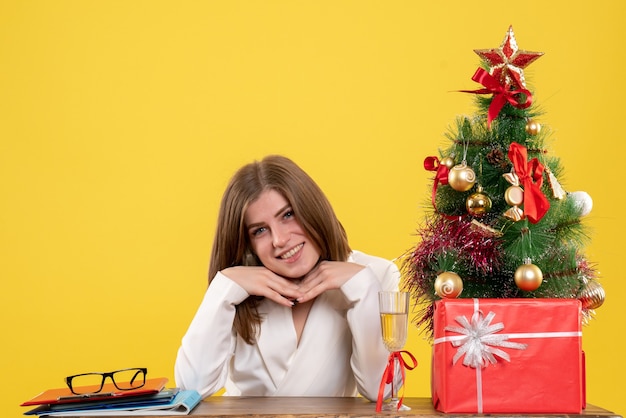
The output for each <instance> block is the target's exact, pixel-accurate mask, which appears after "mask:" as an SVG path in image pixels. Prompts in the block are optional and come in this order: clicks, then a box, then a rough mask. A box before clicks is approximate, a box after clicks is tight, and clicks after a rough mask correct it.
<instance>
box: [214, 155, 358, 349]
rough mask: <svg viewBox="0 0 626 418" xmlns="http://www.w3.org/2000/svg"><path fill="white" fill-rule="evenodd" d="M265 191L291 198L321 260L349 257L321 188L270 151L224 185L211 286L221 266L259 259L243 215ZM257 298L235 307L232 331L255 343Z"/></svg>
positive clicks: (253, 262) (255, 262) (341, 230)
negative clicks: (273, 191)
mask: <svg viewBox="0 0 626 418" xmlns="http://www.w3.org/2000/svg"><path fill="white" fill-rule="evenodd" d="M266 190H275V191H277V192H279V193H281V194H282V195H283V197H284V198H285V199H286V200H287V201H288V202H289V204H290V205H291V208H292V209H293V211H294V213H295V215H296V219H297V221H298V222H299V223H300V225H301V226H302V229H304V231H305V232H306V233H307V235H308V236H309V238H310V239H311V240H312V241H313V242H314V243H315V244H317V246H318V248H319V249H320V251H321V259H322V260H332V261H345V260H346V259H347V258H348V256H349V254H350V247H349V245H348V238H347V236H346V232H345V230H344V228H343V226H342V225H341V223H340V222H339V220H338V219H337V216H336V215H335V212H334V210H333V208H332V206H331V205H330V202H329V201H328V199H327V198H326V196H325V195H324V193H323V192H322V190H321V189H320V188H319V186H318V185H317V184H316V183H315V181H313V179H312V178H311V177H310V176H309V175H308V174H307V173H305V172H304V171H303V170H302V169H301V168H300V167H299V166H298V165H297V164H295V163H294V162H293V161H291V160H290V159H288V158H286V157H283V156H279V155H271V156H267V157H265V158H264V159H262V160H261V161H255V162H252V163H250V164H247V165H245V166H243V167H242V168H240V169H239V170H238V171H237V172H236V173H235V175H234V176H233V177H232V179H231V180H230V183H229V184H228V186H227V187H226V191H225V192H224V196H223V197H222V202H221V204H220V211H219V215H218V221H217V228H216V232H215V239H214V241H213V250H212V252H211V262H210V265H209V285H210V284H211V281H212V280H213V278H214V277H215V275H216V274H217V272H219V271H220V270H223V269H225V268H228V267H233V266H245V265H260V264H261V263H260V261H259V260H258V259H257V258H256V257H255V256H254V255H253V254H252V250H251V246H250V241H249V237H248V234H247V228H246V225H245V222H244V215H245V213H246V210H247V208H248V206H249V205H250V203H252V202H254V201H255V200H256V199H258V198H259V196H260V194H261V193H262V192H263V191H266ZM260 300H261V298H259V297H255V296H251V297H248V298H247V299H246V300H245V301H244V302H242V303H241V304H239V305H238V306H237V313H236V315H235V322H234V327H235V331H236V332H237V333H239V335H240V336H241V337H242V338H243V340H244V341H246V342H247V343H248V344H252V343H254V341H255V339H256V331H257V329H258V326H259V325H260V323H261V320H262V318H261V317H260V315H259V313H258V310H257V306H258V303H259V301H260Z"/></svg>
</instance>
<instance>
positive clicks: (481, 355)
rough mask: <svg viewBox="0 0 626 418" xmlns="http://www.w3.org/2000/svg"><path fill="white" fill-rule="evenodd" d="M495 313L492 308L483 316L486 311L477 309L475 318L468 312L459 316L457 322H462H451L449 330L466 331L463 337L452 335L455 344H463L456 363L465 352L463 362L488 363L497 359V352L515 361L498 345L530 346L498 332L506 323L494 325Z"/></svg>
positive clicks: (475, 364) (521, 348) (473, 365)
mask: <svg viewBox="0 0 626 418" xmlns="http://www.w3.org/2000/svg"><path fill="white" fill-rule="evenodd" d="M495 316H496V314H495V313H493V312H489V313H488V314H487V316H486V317H483V314H482V312H481V311H479V310H476V311H474V314H473V315H472V320H471V322H470V321H468V320H467V318H466V317H465V316H457V317H456V318H455V319H456V322H458V323H459V324H460V325H461V326H460V327H455V326H447V327H446V328H445V330H446V331H452V332H456V333H459V334H463V335H464V336H463V337H461V336H458V337H452V338H450V342H451V343H452V345H453V346H454V347H460V348H459V349H458V350H457V352H456V354H455V355H454V357H453V359H452V363H453V364H456V362H457V361H458V360H459V359H460V358H461V357H463V355H465V358H464V359H463V365H465V366H469V367H473V368H479V367H486V366H488V365H489V363H491V364H495V363H497V361H498V360H497V359H496V356H497V357H500V358H502V359H504V360H506V361H508V362H510V361H511V358H510V357H509V355H508V354H507V353H506V352H505V351H504V350H501V349H499V348H496V347H504V348H514V349H516V350H525V349H526V347H527V346H528V345H527V344H521V343H514V342H511V341H507V340H508V339H509V336H508V335H505V334H496V333H497V332H498V331H502V330H503V329H504V324H503V323H502V322H498V323H497V324H493V325H491V321H492V320H493V318H494V317H495Z"/></svg>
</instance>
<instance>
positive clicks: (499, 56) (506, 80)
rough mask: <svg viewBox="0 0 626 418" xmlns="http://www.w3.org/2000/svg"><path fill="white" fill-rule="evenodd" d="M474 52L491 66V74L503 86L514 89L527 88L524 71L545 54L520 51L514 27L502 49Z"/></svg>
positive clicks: (501, 46) (508, 32) (510, 27)
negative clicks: (514, 74) (515, 74)
mask: <svg viewBox="0 0 626 418" xmlns="http://www.w3.org/2000/svg"><path fill="white" fill-rule="evenodd" d="M474 52H476V53H477V54H478V56H480V57H481V58H482V59H483V60H484V61H485V62H487V63H488V64H489V67H490V68H489V74H491V75H492V76H493V77H494V78H495V79H496V80H498V81H499V82H500V84H502V85H503V86H505V85H508V86H512V87H513V88H526V83H525V80H524V71H523V69H524V68H526V67H527V66H528V65H530V64H531V63H532V62H533V61H535V60H536V59H537V58H539V57H540V56H542V55H543V52H530V51H524V50H521V49H519V48H518V47H517V41H516V40H515V34H514V33H513V26H509V30H508V31H507V32H506V36H505V37H504V41H502V45H500V48H492V49H475V50H474ZM512 71H514V72H515V73H517V74H518V75H519V77H517V78H518V79H519V80H520V82H521V85H518V83H517V81H516V80H515V78H516V77H512V76H511V74H510V72H512Z"/></svg>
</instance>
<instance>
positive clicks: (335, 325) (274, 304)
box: [175, 156, 400, 400]
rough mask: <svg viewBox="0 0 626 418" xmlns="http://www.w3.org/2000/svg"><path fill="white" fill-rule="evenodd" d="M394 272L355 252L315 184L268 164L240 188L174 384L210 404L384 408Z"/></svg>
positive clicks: (237, 178) (230, 192) (233, 191)
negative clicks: (380, 402) (387, 295)
mask: <svg viewBox="0 0 626 418" xmlns="http://www.w3.org/2000/svg"><path fill="white" fill-rule="evenodd" d="M399 277H400V275H399V272H398V269H397V268H396V266H395V265H394V264H393V263H392V262H390V261H387V260H384V259H381V258H378V257H373V256H369V255H366V254H363V253H360V252H356V251H354V252H351V250H350V247H349V245H348V241H347V237H346V234H345V231H344V229H343V227H342V226H341V224H340V222H339V221H338V220H337V217H336V216H335V213H334V211H333V209H332V207H331V206H330V203H329V202H328V200H327V199H326V197H325V196H324V194H323V192H322V191H321V190H320V188H319V187H318V186H317V184H316V183H315V182H314V181H313V180H312V179H311V178H310V177H309V176H308V175H307V174H306V173H305V172H304V171H303V170H302V169H301V168H299V167H298V166H297V165H296V164H295V163H293V162H292V161H291V160H289V159H287V158H285V157H281V156H269V157H266V158H265V159H263V160H262V161H260V162H254V163H251V164H248V165H246V166H244V167H242V168H241V169H239V171H237V173H236V174H235V175H234V176H233V178H232V179H231V181H230V183H229V185H228V187H227V188H226V191H225V193H224V196H223V198H222V203H221V206H220V212H219V216H218V224H217V230H216V234H215V240H214V242H213V250H212V255H211V261H210V268H209V287H208V289H207V291H206V294H205V296H204V299H203V301H202V302H201V304H200V307H199V309H198V311H197V313H196V315H195V317H194V319H193V320H192V322H191V325H190V326H189V329H188V331H187V333H186V334H185V336H184V337H183V339H182V345H181V347H180V349H179V351H178V356H177V359H176V365H175V376H176V384H177V386H179V387H180V388H183V389H195V390H197V391H198V392H200V394H201V395H202V397H207V396H210V395H212V394H213V393H215V392H217V391H218V390H220V389H222V388H223V387H225V388H226V395H234V396H237V395H238V396H356V395H357V393H360V394H362V395H363V396H364V397H366V398H368V399H370V400H375V399H376V398H377V395H378V388H379V383H380V379H381V377H382V374H383V371H384V369H385V366H386V363H387V357H388V355H389V353H388V352H387V351H386V349H385V347H384V345H383V343H382V339H381V332H380V319H379V313H378V291H380V290H397V289H398V283H399Z"/></svg>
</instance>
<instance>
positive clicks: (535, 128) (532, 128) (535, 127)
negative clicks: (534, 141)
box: [526, 119, 541, 136]
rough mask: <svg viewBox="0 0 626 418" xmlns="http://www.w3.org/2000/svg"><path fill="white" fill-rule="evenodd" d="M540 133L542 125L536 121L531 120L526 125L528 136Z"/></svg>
mask: <svg viewBox="0 0 626 418" xmlns="http://www.w3.org/2000/svg"><path fill="white" fill-rule="evenodd" d="M539 132H541V125H540V124H539V123H538V122H535V121H534V120H532V119H531V120H529V121H528V122H527V123H526V133H527V134H528V135H533V136H534V135H537V134H538V133H539Z"/></svg>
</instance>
